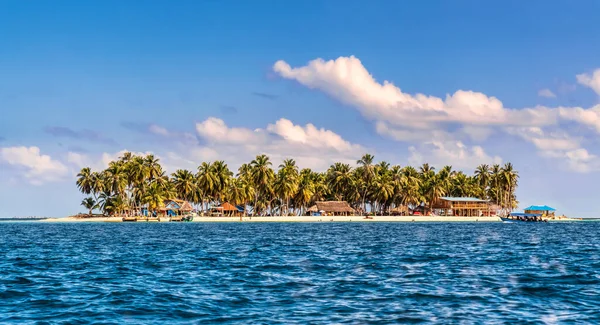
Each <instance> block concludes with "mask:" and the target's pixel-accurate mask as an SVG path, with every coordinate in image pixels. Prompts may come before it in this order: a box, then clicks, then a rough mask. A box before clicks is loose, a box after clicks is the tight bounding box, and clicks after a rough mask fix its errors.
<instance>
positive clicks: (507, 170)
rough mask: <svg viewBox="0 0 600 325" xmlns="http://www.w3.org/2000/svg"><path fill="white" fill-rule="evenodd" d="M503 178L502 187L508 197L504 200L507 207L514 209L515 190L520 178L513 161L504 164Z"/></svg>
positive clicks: (510, 209)
mask: <svg viewBox="0 0 600 325" xmlns="http://www.w3.org/2000/svg"><path fill="white" fill-rule="evenodd" d="M501 175H502V176H501V179H502V188H503V190H504V193H505V195H506V199H505V200H504V202H505V205H506V208H507V209H509V211H512V210H513V209H514V206H513V202H514V192H515V189H516V188H517V182H518V179H519V173H518V172H517V171H515V170H514V167H513V165H512V164H511V163H509V162H508V163H506V164H504V167H502V171H501Z"/></svg>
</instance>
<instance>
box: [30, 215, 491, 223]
mask: <svg viewBox="0 0 600 325" xmlns="http://www.w3.org/2000/svg"><path fill="white" fill-rule="evenodd" d="M370 218H372V219H365V217H364V216H319V217H313V216H292V217H286V216H274V217H243V218H242V221H241V222H501V221H502V220H500V218H499V217H441V216H401V217H396V216H374V217H370ZM161 221H162V222H168V221H169V219H168V218H161ZM41 222H122V220H121V218H120V217H94V218H74V217H68V218H50V219H45V220H41ZM141 222H145V221H141ZM193 222H240V218H239V217H194V221H193Z"/></svg>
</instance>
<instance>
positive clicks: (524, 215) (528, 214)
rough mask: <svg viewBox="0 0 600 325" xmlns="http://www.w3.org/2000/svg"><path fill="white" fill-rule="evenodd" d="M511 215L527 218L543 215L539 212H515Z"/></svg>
mask: <svg viewBox="0 0 600 325" xmlns="http://www.w3.org/2000/svg"><path fill="white" fill-rule="evenodd" d="M510 215H511V216H512V217H525V218H533V217H541V216H542V215H541V214H539V213H518V212H513V213H511V214H510Z"/></svg>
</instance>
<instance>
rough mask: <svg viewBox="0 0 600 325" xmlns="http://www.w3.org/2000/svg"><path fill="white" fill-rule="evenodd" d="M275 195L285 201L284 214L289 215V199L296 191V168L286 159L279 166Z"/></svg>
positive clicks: (293, 163) (294, 164)
mask: <svg viewBox="0 0 600 325" xmlns="http://www.w3.org/2000/svg"><path fill="white" fill-rule="evenodd" d="M274 186H275V188H274V190H275V193H276V194H277V195H278V196H279V197H280V198H281V199H282V202H283V201H285V214H286V215H287V214H289V208H290V199H291V198H292V197H293V196H294V195H295V194H296V191H297V190H298V167H296V162H295V161H294V160H293V159H286V160H284V161H283V163H282V164H281V165H279V171H278V172H277V176H276V180H275V184H274Z"/></svg>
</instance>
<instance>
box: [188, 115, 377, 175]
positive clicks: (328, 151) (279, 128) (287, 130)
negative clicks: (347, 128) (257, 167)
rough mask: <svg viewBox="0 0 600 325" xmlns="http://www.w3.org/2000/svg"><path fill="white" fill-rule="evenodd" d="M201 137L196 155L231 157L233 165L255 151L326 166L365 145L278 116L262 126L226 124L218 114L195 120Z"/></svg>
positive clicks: (360, 151) (357, 152)
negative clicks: (244, 126)
mask: <svg viewBox="0 0 600 325" xmlns="http://www.w3.org/2000/svg"><path fill="white" fill-rule="evenodd" d="M196 131H197V133H198V136H199V137H200V139H201V140H202V141H201V142H200V143H203V145H200V147H196V148H195V149H194V152H195V153H196V156H197V158H204V159H203V160H211V159H205V158H206V156H208V157H210V158H217V157H218V158H220V159H225V160H227V161H231V160H234V162H233V165H239V164H241V163H243V162H248V161H250V160H251V159H252V158H254V156H255V155H257V154H261V153H264V154H267V155H269V156H271V158H273V160H274V161H275V162H280V161H282V160H283V159H285V158H294V159H296V160H297V161H298V164H299V165H300V166H301V167H309V168H314V169H324V168H327V167H328V166H329V165H330V164H331V163H332V162H334V161H344V162H352V161H356V159H358V158H359V157H360V156H361V155H362V154H364V153H365V151H366V150H365V149H364V148H363V147H362V146H360V145H357V144H352V143H350V142H349V141H346V140H344V139H343V138H342V137H341V136H340V135H338V134H336V133H335V132H332V131H330V130H326V129H324V128H318V127H316V126H315V125H313V124H310V123H309V124H306V125H304V126H302V125H295V124H294V123H293V122H292V121H290V120H287V119H284V118H281V119H279V120H277V121H276V122H275V123H272V124H268V125H267V126H266V127H265V128H259V129H254V130H252V129H248V128H239V127H230V126H228V125H227V124H226V123H225V121H223V120H221V119H218V118H214V117H211V118H208V119H206V120H205V121H203V122H200V123H198V124H196Z"/></svg>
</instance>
